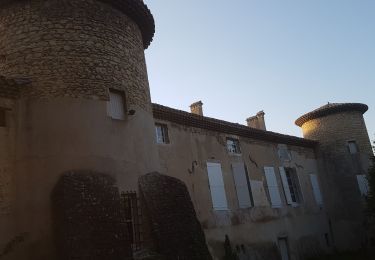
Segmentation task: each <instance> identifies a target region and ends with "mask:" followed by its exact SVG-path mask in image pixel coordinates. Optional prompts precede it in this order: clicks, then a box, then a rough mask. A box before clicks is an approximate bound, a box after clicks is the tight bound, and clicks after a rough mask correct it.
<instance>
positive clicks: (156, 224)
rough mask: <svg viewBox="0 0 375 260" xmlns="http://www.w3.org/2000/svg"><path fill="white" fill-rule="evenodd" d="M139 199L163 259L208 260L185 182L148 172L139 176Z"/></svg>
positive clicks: (202, 236) (206, 249) (205, 246)
mask: <svg viewBox="0 0 375 260" xmlns="http://www.w3.org/2000/svg"><path fill="white" fill-rule="evenodd" d="M139 188H140V192H141V199H142V200H143V201H142V203H143V204H144V206H145V208H146V215H147V216H146V217H147V218H148V219H149V222H150V225H151V232H152V235H153V241H154V242H155V246H156V251H157V252H158V253H160V254H161V255H163V256H164V258H163V259H165V260H175V259H179V260H192V259H196V260H212V257H211V255H210V253H209V251H208V248H207V245H206V239H205V236H204V232H203V229H202V227H201V225H200V223H199V221H198V218H197V216H196V213H195V209H194V206H193V203H192V201H191V198H190V195H189V192H188V189H187V187H186V185H185V184H184V183H183V182H182V181H181V180H179V179H176V178H173V177H170V176H166V175H162V174H159V173H157V172H154V173H149V174H146V175H144V176H141V177H140V178H139Z"/></svg>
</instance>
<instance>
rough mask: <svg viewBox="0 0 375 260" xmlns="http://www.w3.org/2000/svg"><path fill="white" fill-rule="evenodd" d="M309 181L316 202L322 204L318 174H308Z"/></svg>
mask: <svg viewBox="0 0 375 260" xmlns="http://www.w3.org/2000/svg"><path fill="white" fill-rule="evenodd" d="M310 181H311V187H312V190H313V194H314V198H315V201H316V204H318V205H319V206H323V197H322V193H321V192H320V187H319V182H318V176H316V174H310Z"/></svg>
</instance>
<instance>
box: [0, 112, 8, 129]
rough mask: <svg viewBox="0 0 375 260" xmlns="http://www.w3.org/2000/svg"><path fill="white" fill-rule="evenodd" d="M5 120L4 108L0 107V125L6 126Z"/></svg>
mask: <svg viewBox="0 0 375 260" xmlns="http://www.w3.org/2000/svg"><path fill="white" fill-rule="evenodd" d="M6 125H7V122H6V113H5V109H2V108H1V107H0V127H6Z"/></svg>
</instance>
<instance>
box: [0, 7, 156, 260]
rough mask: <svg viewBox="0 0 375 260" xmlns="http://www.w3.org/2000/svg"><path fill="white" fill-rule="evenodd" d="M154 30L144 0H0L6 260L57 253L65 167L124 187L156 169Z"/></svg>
mask: <svg viewBox="0 0 375 260" xmlns="http://www.w3.org/2000/svg"><path fill="white" fill-rule="evenodd" d="M154 30H155V26H154V20H153V16H152V14H151V12H150V11H149V9H148V8H147V6H146V5H145V4H144V3H143V1H142V0H17V1H11V0H0V76H1V77H2V78H4V79H5V80H4V82H7V84H8V85H9V87H11V89H12V92H11V93H12V95H9V93H8V92H10V91H9V89H7V87H2V86H0V108H1V109H3V108H4V109H5V110H4V111H6V122H7V123H6V126H5V128H4V129H6V130H4V134H2V132H1V131H2V130H1V129H0V143H2V140H3V139H5V141H6V142H7V147H9V149H8V150H7V154H5V155H4V153H3V152H1V153H0V170H2V169H6V180H7V187H8V188H7V198H6V200H7V201H8V203H7V210H6V212H5V213H4V212H1V211H2V207H0V230H2V232H0V233H1V235H0V250H1V248H7V247H8V248H9V246H11V248H10V249H11V251H12V252H7V255H8V254H9V255H12V257H13V258H9V259H55V254H54V246H53V237H52V231H51V230H52V223H51V222H52V220H51V219H52V218H51V205H50V204H51V200H50V197H51V192H52V190H53V187H54V186H55V185H56V183H57V181H58V179H59V178H60V176H61V174H62V173H64V172H67V171H71V170H80V169H83V170H89V171H96V172H101V173H106V174H109V175H111V176H112V177H113V178H114V179H115V180H116V182H117V186H118V187H119V189H120V191H121V190H123V191H126V190H137V187H138V186H137V180H138V177H139V176H140V175H143V174H146V173H149V172H152V171H157V170H159V163H158V161H159V160H158V153H157V147H156V145H155V136H154V120H153V116H152V107H151V100H150V91H149V85H148V79H147V70H146V63H145V56H144V49H145V48H147V47H148V46H149V44H150V42H151V41H152V38H153V35H154ZM10 82H12V83H10ZM14 82H15V83H14ZM4 84H5V83H4ZM0 85H1V82H0ZM8 85H7V86H8ZM2 91H3V92H2ZM4 93H8V94H6V95H5V94H4ZM2 94H4V95H2ZM10 138H12V139H11V140H10ZM4 158H5V159H4ZM0 172H2V173H3V172H5V170H4V171H0ZM1 177H4V176H1ZM4 178H5V177H4ZM8 191H9V192H8ZM0 206H2V204H0ZM8 251H9V250H8ZM1 254H2V252H0V255H1ZM9 257H10V256H9Z"/></svg>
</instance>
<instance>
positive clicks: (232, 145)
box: [227, 138, 241, 154]
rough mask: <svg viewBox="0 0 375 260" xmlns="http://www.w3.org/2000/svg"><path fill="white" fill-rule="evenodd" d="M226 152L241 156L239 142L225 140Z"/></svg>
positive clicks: (236, 140)
mask: <svg viewBox="0 0 375 260" xmlns="http://www.w3.org/2000/svg"><path fill="white" fill-rule="evenodd" d="M227 151H228V153H232V154H241V148H240V141H239V140H238V139H233V138H227Z"/></svg>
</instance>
